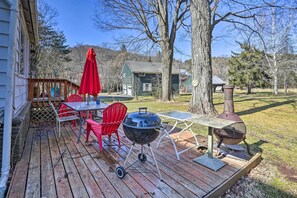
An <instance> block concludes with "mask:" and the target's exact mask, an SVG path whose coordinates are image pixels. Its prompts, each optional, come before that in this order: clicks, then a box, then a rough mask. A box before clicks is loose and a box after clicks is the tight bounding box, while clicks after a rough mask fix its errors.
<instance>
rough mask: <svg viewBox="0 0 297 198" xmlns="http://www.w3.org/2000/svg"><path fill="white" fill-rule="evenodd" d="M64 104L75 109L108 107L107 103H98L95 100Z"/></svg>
mask: <svg viewBox="0 0 297 198" xmlns="http://www.w3.org/2000/svg"><path fill="white" fill-rule="evenodd" d="M63 104H65V105H66V106H68V107H69V108H71V109H73V110H75V111H91V110H101V109H105V108H106V107H108V104H107V103H103V102H101V103H100V104H96V102H95V101H91V102H89V104H88V103H87V102H64V103H63Z"/></svg>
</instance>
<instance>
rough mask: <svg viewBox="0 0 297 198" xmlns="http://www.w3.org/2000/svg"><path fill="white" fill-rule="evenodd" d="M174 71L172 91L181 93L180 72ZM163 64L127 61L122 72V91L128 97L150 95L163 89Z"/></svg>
mask: <svg viewBox="0 0 297 198" xmlns="http://www.w3.org/2000/svg"><path fill="white" fill-rule="evenodd" d="M177 68H178V67H176V66H175V67H173V69H172V91H173V92H178V91H179V70H178V69H177ZM161 80H162V64H161V63H154V62H137V61H126V62H125V63H124V67H123V70H122V86H123V87H122V90H123V94H126V95H130V96H132V95H135V94H137V95H150V94H153V92H154V91H157V89H161Z"/></svg>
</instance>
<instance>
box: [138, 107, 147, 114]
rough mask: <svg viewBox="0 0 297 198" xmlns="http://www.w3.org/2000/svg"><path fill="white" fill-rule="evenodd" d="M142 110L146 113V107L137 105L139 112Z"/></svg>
mask: <svg viewBox="0 0 297 198" xmlns="http://www.w3.org/2000/svg"><path fill="white" fill-rule="evenodd" d="M142 110H144V111H145V112H144V113H145V114H147V107H139V108H138V111H139V114H141V111H142Z"/></svg>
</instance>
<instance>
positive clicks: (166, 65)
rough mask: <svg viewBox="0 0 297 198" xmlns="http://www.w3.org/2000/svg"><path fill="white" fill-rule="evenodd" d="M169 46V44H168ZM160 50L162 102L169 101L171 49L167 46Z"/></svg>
mask: <svg viewBox="0 0 297 198" xmlns="http://www.w3.org/2000/svg"><path fill="white" fill-rule="evenodd" d="M168 45H169V44H168ZM168 45H167V46H163V47H162V48H163V49H162V100H163V101H170V100H171V84H172V61H173V49H170V47H169V46H168Z"/></svg>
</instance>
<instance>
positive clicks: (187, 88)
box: [180, 73, 225, 94]
mask: <svg viewBox="0 0 297 198" xmlns="http://www.w3.org/2000/svg"><path fill="white" fill-rule="evenodd" d="M224 85H225V82H224V81H223V80H222V79H220V78H219V77H217V76H213V77H212V87H213V90H214V92H215V91H216V89H217V87H221V90H222V88H223V86H224ZM180 93H184V94H189V93H192V75H191V74H189V73H186V74H181V82H180Z"/></svg>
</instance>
